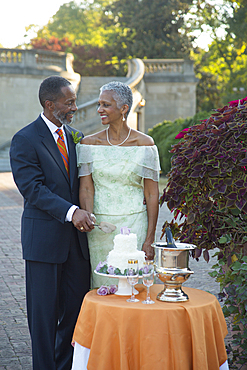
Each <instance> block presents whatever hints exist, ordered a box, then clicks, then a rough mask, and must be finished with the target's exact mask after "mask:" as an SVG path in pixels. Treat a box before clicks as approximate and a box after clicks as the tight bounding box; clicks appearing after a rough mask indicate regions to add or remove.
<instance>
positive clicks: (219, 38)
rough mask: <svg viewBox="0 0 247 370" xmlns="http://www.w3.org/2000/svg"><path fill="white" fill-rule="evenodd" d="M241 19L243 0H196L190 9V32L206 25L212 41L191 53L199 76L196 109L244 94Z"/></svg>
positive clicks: (246, 15) (245, 11)
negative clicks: (207, 48)
mask: <svg viewBox="0 0 247 370" xmlns="http://www.w3.org/2000/svg"><path fill="white" fill-rule="evenodd" d="M245 19H247V8H246V0H240V1H237V2H233V1H231V0H230V1H228V0H223V1H222V3H221V4H219V2H217V1H214V2H211V3H208V2H206V1H200V2H199V1H198V2H197V3H196V4H195V5H194V7H193V8H192V10H191V17H190V23H191V29H192V31H194V30H200V32H202V31H203V30H204V29H205V26H206V27H207V29H208V32H210V35H211V38H212V40H213V41H212V43H211V45H209V50H208V51H204V50H198V51H197V54H193V58H194V60H195V70H196V72H197V74H196V77H198V78H199V79H200V82H199V84H198V89H197V97H198V105H197V109H203V110H204V109H206V110H208V109H212V108H215V106H217V105H224V104H226V103H228V102H229V101H231V100H236V99H240V98H242V97H243V94H245V95H246V92H245V91H243V90H244V86H245V85H246V77H247V75H246V66H247V65H246V63H247V60H246V52H247V50H246V45H247V36H246V32H245V31H246V24H245V23H244V22H245ZM243 23H244V24H243ZM212 93H213V94H212Z"/></svg>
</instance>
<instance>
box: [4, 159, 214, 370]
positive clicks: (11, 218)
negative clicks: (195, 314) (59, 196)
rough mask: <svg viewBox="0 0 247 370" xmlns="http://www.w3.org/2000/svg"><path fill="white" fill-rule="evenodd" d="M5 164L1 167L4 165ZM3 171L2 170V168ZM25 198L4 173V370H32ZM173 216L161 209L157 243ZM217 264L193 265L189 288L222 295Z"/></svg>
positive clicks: (191, 266)
mask: <svg viewBox="0 0 247 370" xmlns="http://www.w3.org/2000/svg"><path fill="white" fill-rule="evenodd" d="M0 164H1V163H0ZM0 170H1V168H0ZM22 203H23V202H22V197H21V195H20V194H19V192H18V190H17V189H16V187H15V184H14V183H13V179H12V174H11V173H10V172H2V173H0V277H1V279H0V322H1V325H0V370H31V348H30V338H29V332H28V328H27V318H26V305H25V281H24V261H23V260H22V254H21V244H20V218H21V214H22ZM170 217H171V216H170V213H169V211H168V210H167V208H166V207H165V206H162V207H161V210H160V216H159V221H158V227H157V230H158V232H157V239H159V236H160V230H161V227H162V223H163V222H164V220H165V219H169V218H170ZM212 264H213V260H211V261H210V262H209V263H208V264H207V263H206V262H205V261H203V260H201V261H199V262H196V261H193V260H191V261H190V268H191V269H192V270H193V271H194V275H192V276H191V277H190V278H189V280H188V281H187V282H186V284H185V285H186V286H189V287H192V288H198V289H202V290H206V291H210V292H211V293H213V294H217V293H218V292H219V285H218V284H217V283H215V281H214V280H213V279H212V278H211V277H210V276H209V275H208V271H209V270H210V268H211V266H212Z"/></svg>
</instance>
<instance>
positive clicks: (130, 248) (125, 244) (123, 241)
mask: <svg viewBox="0 0 247 370" xmlns="http://www.w3.org/2000/svg"><path fill="white" fill-rule="evenodd" d="M129 231H130V229H128V228H126V227H122V228H121V234H118V235H116V236H115V238H114V240H113V243H114V247H113V250H111V251H110V252H109V254H108V257H107V265H108V266H113V267H114V268H119V269H120V270H121V272H122V273H124V270H125V269H127V268H128V260H129V259H135V260H138V267H139V268H141V267H143V262H144V261H145V252H143V251H139V250H138V249H137V236H136V234H133V233H129Z"/></svg>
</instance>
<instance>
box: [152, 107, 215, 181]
mask: <svg viewBox="0 0 247 370" xmlns="http://www.w3.org/2000/svg"><path fill="white" fill-rule="evenodd" d="M209 116H210V113H208V112H200V113H197V114H196V115H195V116H194V117H189V118H186V119H182V118H179V119H176V120H175V121H174V122H172V121H163V122H162V123H159V124H157V125H155V126H154V127H153V128H152V129H149V130H148V135H150V136H151V137H152V138H153V139H154V142H155V144H156V145H157V147H158V150H159V157H160V165H161V170H162V172H163V174H167V173H168V172H169V171H170V169H171V157H172V155H173V154H172V153H171V147H172V145H173V144H175V143H176V142H177V139H175V137H176V135H177V134H178V133H179V132H180V131H182V130H183V129H185V128H187V127H190V126H192V125H195V124H199V123H201V120H203V119H205V118H208V117H209Z"/></svg>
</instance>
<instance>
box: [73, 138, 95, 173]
mask: <svg viewBox="0 0 247 370" xmlns="http://www.w3.org/2000/svg"><path fill="white" fill-rule="evenodd" d="M76 155H77V167H78V177H80V176H87V175H90V174H91V173H92V172H93V156H92V152H91V148H90V145H85V144H76Z"/></svg>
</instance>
